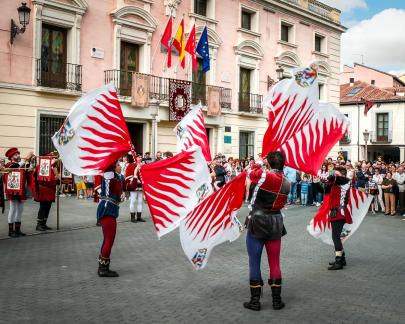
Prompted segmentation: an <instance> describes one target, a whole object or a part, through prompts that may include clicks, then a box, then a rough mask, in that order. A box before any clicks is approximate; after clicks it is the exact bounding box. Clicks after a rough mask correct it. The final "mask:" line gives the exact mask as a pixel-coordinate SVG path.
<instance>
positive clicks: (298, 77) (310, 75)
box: [295, 63, 318, 88]
mask: <svg viewBox="0 0 405 324" xmlns="http://www.w3.org/2000/svg"><path fill="white" fill-rule="evenodd" d="M317 76H318V65H316V64H315V63H312V64H311V65H310V67H308V68H305V69H304V70H300V71H298V72H296V73H295V81H296V82H297V84H298V85H299V86H301V87H303V88H307V87H309V86H310V85H312V84H313V83H314V82H315V80H316V78H317Z"/></svg>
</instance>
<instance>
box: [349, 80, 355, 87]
mask: <svg viewBox="0 0 405 324" xmlns="http://www.w3.org/2000/svg"><path fill="white" fill-rule="evenodd" d="M353 85H354V78H350V86H351V87H352V86H353Z"/></svg>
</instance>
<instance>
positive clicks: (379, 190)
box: [372, 168, 385, 213]
mask: <svg viewBox="0 0 405 324" xmlns="http://www.w3.org/2000/svg"><path fill="white" fill-rule="evenodd" d="M383 180H384V177H383V175H382V174H381V173H380V169H379V168H375V169H374V175H373V178H372V181H373V182H374V183H376V184H377V197H374V205H375V209H376V211H378V205H380V208H381V212H382V213H385V204H384V200H383V197H384V193H383V190H382V188H381V185H382V182H383ZM377 202H378V203H377Z"/></svg>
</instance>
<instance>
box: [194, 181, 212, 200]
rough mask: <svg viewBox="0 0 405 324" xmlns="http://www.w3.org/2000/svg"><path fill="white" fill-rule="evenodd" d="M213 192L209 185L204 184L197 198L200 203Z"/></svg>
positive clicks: (199, 189)
mask: <svg viewBox="0 0 405 324" xmlns="http://www.w3.org/2000/svg"><path fill="white" fill-rule="evenodd" d="M210 192H211V188H210V186H209V185H208V184H207V183H204V184H202V185H201V186H200V187H199V188H198V189H197V192H196V194H197V198H198V202H200V201H202V200H204V199H205V198H206V197H207V196H208V195H209V194H210Z"/></svg>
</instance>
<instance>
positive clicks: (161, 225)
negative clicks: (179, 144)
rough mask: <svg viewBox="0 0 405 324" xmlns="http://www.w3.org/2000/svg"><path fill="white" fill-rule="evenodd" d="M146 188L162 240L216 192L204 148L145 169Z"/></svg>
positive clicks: (143, 172)
mask: <svg viewBox="0 0 405 324" xmlns="http://www.w3.org/2000/svg"><path fill="white" fill-rule="evenodd" d="M140 173H141V178H142V182H143V189H144V192H145V196H146V202H147V203H148V206H149V210H150V214H151V217H152V220H153V223H154V225H155V229H156V232H157V234H158V236H159V237H161V236H163V235H165V234H167V233H169V232H170V231H172V230H174V229H175V228H177V227H178V226H179V224H180V221H181V220H182V219H184V218H185V217H186V216H187V215H188V213H189V212H190V211H192V210H193V209H194V207H195V206H196V205H197V204H198V203H199V202H200V201H201V200H202V199H204V198H205V197H207V196H208V195H209V194H211V192H212V186H211V177H210V174H209V170H208V167H207V163H206V161H205V160H204V157H203V155H202V154H201V148H200V147H198V146H194V147H192V148H190V149H188V150H186V151H183V152H181V153H179V154H177V155H175V156H174V157H172V158H169V159H166V160H161V161H157V162H154V163H150V164H147V165H144V166H142V167H141V170H140Z"/></svg>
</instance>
